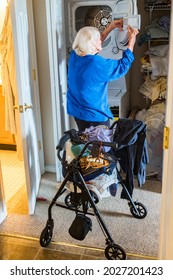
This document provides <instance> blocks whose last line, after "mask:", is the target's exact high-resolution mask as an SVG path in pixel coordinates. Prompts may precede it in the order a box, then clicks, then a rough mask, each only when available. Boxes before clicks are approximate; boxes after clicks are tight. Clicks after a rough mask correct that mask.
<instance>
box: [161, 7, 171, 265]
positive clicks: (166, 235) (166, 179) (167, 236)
mask: <svg viewBox="0 0 173 280" xmlns="http://www.w3.org/2000/svg"><path fill="white" fill-rule="evenodd" d="M170 15H171V22H170V34H169V36H170V38H169V60H168V61H169V65H168V76H167V98H166V103H167V106H166V119H165V127H167V128H168V130H169V135H168V141H169V143H168V145H169V146H168V149H164V155H163V172H162V201H161V218H160V249H159V259H161V260H173V239H172V236H173V183H172V182H173V141H172V139H173V117H172V112H173V83H172V77H173V69H172V65H173V52H172V49H173V5H171V13H170Z"/></svg>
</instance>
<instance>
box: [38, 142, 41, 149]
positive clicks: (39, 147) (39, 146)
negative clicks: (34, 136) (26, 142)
mask: <svg viewBox="0 0 173 280" xmlns="http://www.w3.org/2000/svg"><path fill="white" fill-rule="evenodd" d="M38 149H39V150H41V141H40V140H38Z"/></svg>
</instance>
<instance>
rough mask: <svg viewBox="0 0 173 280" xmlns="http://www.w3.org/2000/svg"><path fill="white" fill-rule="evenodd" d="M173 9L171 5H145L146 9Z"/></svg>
mask: <svg viewBox="0 0 173 280" xmlns="http://www.w3.org/2000/svg"><path fill="white" fill-rule="evenodd" d="M170 9H171V5H167V4H165V5H159V4H158V5H156V4H155V5H154V4H151V5H146V6H145V10H146V11H153V10H154V11H166V10H167V11H169V10H170Z"/></svg>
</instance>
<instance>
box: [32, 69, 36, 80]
mask: <svg viewBox="0 0 173 280" xmlns="http://www.w3.org/2000/svg"><path fill="white" fill-rule="evenodd" d="M32 78H33V80H34V81H35V80H36V70H35V69H32Z"/></svg>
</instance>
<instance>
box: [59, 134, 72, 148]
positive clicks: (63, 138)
mask: <svg viewBox="0 0 173 280" xmlns="http://www.w3.org/2000/svg"><path fill="white" fill-rule="evenodd" d="M70 138H71V137H70V134H65V135H63V136H62V137H61V138H60V140H59V143H58V145H57V146H56V149H57V150H59V151H62V149H63V148H64V145H65V143H66V142H67V141H68V140H69V139H70Z"/></svg>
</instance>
